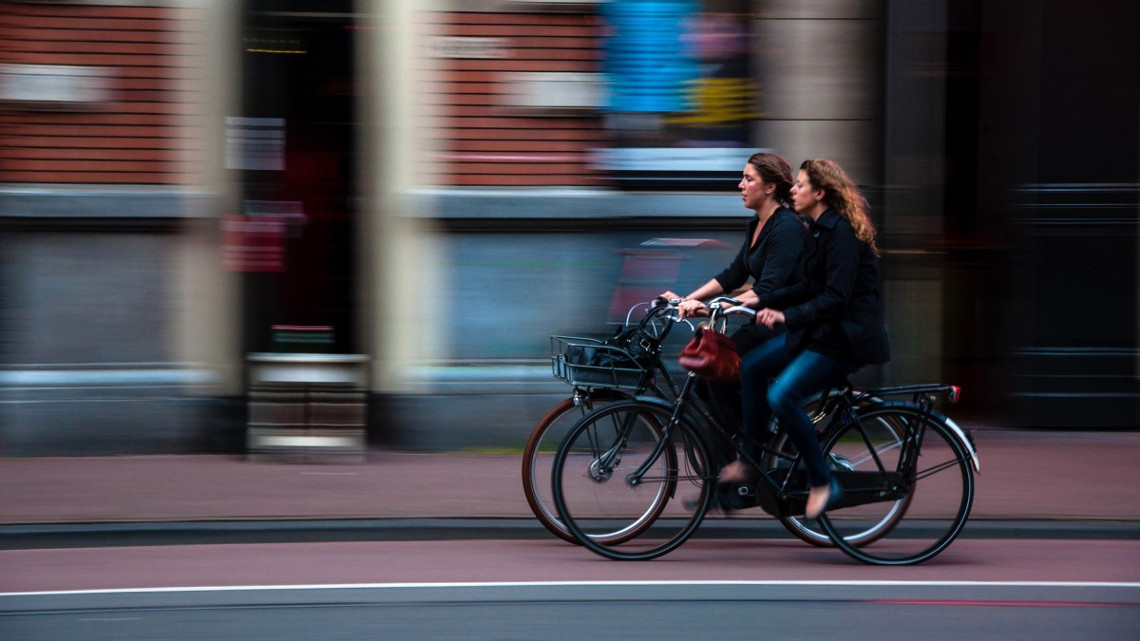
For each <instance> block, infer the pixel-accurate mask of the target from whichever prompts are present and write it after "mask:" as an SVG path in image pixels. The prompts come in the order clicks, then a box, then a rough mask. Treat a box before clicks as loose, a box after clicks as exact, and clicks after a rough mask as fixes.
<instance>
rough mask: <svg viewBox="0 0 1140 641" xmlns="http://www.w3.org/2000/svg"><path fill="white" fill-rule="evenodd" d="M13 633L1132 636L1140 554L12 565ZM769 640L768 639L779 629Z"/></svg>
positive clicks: (368, 554)
mask: <svg viewBox="0 0 1140 641" xmlns="http://www.w3.org/2000/svg"><path fill="white" fill-rule="evenodd" d="M0 569H2V571H0V593H2V594H0V639H5V640H7V639H18V640H20V641H35V640H39V639H53V640H56V639H61V638H82V639H84V640H88V639H90V640H100V639H107V640H110V639H151V640H156V639H243V640H256V639H275V640H277V641H282V640H286V641H287V640H292V639H306V640H311V639H365V638H368V639H495V640H503V639H520V640H522V639H526V640H534V639H574V638H587V637H589V638H602V639H611V638H615V639H620V638H654V639H686V640H688V641H691V640H692V639H702V638H749V639H753V638H767V637H769V636H778V637H779V638H781V639H800V638H802V639H808V638H811V639H819V638H821V637H823V638H827V637H829V636H830V637H833V638H843V639H876V640H881V639H884V638H887V639H891V638H922V639H924V640H925V639H956V640H960V639H963V638H969V639H1003V640H1005V641H1008V639H1009V638H1011V637H1012V638H1026V639H1131V638H1134V635H1135V630H1137V629H1140V582H1138V581H1137V579H1138V578H1140V541H1136V540H1119V539H1118V540H1097V541H1089V540H1074V539H1051V540H1042V539H1000V540H999V539H962V540H959V541H956V542H955V544H954V545H953V546H951V548H950V549H948V550H947V551H946V552H944V553H943V554H942V555H940V556H939V557H937V558H935V559H933V560H931V561H930V562H928V563H925V564H923V565H919V566H916V567H907V568H877V567H868V566H863V565H860V564H857V563H854V562H852V561H850V560H849V559H847V558H846V557H845V556H843V555H842V554H841V553H839V552H838V551H835V550H827V549H816V548H811V547H809V546H806V545H804V544H802V543H799V542H798V541H792V540H772V539H765V540H752V541H749V540H741V539H735V540H722V539H698V540H693V541H690V542H688V543H686V544H685V545H684V546H683V547H682V548H681V549H679V550H677V551H676V552H674V553H672V554H670V555H668V556H667V557H664V558H662V559H658V560H655V561H650V562H640V563H623V562H615V561H609V560H605V559H602V558H600V557H597V556H594V555H593V554H591V553H590V552H588V551H586V550H584V549H582V548H579V547H576V546H572V545H569V544H566V543H563V542H561V541H556V540H553V539H552V538H550V539H545V540H540V539H528V540H494V539H492V540H453V541H357V542H327V543H277V544H264V543H258V544H227V545H189V546H180V545H165V546H146V547H113V548H61V549H24V550H7V551H3V552H0ZM765 630H768V631H771V632H770V633H766V632H764V631H765Z"/></svg>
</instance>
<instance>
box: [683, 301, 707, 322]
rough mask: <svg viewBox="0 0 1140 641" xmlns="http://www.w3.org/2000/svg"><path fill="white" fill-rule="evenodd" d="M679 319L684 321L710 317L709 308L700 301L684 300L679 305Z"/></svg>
mask: <svg viewBox="0 0 1140 641" xmlns="http://www.w3.org/2000/svg"><path fill="white" fill-rule="evenodd" d="M677 312H678V317H679V318H681V319H682V320H684V319H685V318H690V317H695V316H708V315H709V314H710V312H709V308H708V307H706V306H705V304H704V303H702V302H701V301H699V300H683V301H681V302H680V303H679V304H678V305H677Z"/></svg>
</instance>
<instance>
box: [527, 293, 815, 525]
mask: <svg viewBox="0 0 1140 641" xmlns="http://www.w3.org/2000/svg"><path fill="white" fill-rule="evenodd" d="M720 302H728V303H730V304H731V303H735V302H736V301H735V300H734V299H731V298H728V297H719V298H716V299H714V300H712V301H710V304H712V305H716V304H717V303H720ZM641 307H647V308H648V310H647V311H646V313H645V314H644V316H643V317H642V319H641V320H640V321H638V322H637V323H636V324H633V323H631V322H630V319H631V318H632V315H633V313H634V311H636V310H637V309H639V308H641ZM677 322H682V321H680V320H679V319H678V318H677V316H676V304H675V303H672V304H670V303H668V302H667V301H664V300H660V299H659V300H655V301H652V302H648V303H638V304H636V305H634V306H633V307H631V308H630V309H629V311H628V312H627V313H626V321H625V323H624V325H622V328H621V329H619V331H618V333H617V334H615V336H614V337H613V338H611V339H609V340H608V341H601V340H598V339H595V338H585V337H573V336H561V335H554V336H551V337H550V341H551V363H552V370H553V373H554V376H555V377H557V378H560V379H562V380H564V381H566V382H567V383H569V384H570V385H571V386H572V388H573V390H572V392H571V395H570V397H569V398H566V399H563V400H562V401H560V402H559V403H557V404H555V405H554V407H552V408H550V410H548V411H547V412H546V414H545V415H543V417H542V418H541V419H539V421H538V422H537V423H536V424H535V426H534V428H533V429H532V430H531V433H530V435H529V436H528V438H527V442H526V445H525V447H524V448H523V455H522V486H523V494H524V496H525V498H526V501H527V504H528V505H529V506H530V509H531V512H532V513H533V514H534V515H535V518H537V519H538V521H539V522H540V523H541V524H542V525H543V527H545V528H546V529H547V531H549V532H550V533H551V534H554V535H555V536H557V537H558V538H560V539H562V540H564V541H566V542H568V543H578V538H577V537H576V536H575V535H574V534H573V533H571V532H570V530H569V529H567V528H566V526H565V525H564V524H563V523H562V521H561V519H560V518H559V517H558V513H557V510H556V509H554V507H553V504H552V501H550V500H549V499H548V498H547V497H546V496H545V494H546V492H544V488H548V487H549V481H550V479H551V478H552V474H551V470H552V467H553V466H552V462H551V461H550V460H549V459H550V458H551V457H552V456H553V454H554V453H555V452H556V451H557V449H556V448H557V445H558V443H559V442H561V440H562V438H563V437H564V436H565V434H566V433H567V432H568V431H569V429H570V428H572V427H573V426H574V424H575V423H576V422H577V421H578V420H579V419H581V418H582V417H583V416H585V415H586V414H588V413H590V412H591V411H593V410H594V409H596V408H597V407H598V406H599V405H600V404H604V403H612V402H615V401H619V400H630V399H633V398H635V397H637V396H639V395H644V394H649V395H652V396H654V397H657V398H661V399H665V400H672V399H675V398H676V397H677V395H678V394H679V392H680V389H679V387H678V385H677V383H676V381H674V379H673V376H672V374H671V373H670V372H669V371H668V368H667V367H666V366H665V364H664V363H663V362H662V361H661V350H660V345H661V342H662V341H663V340H664V339H665V337H666V336H667V335H668V333H669V331H670V329H671V325H672V324H674V323H677ZM685 322H687V321H685ZM690 329H692V326H691V324H690ZM631 341H634V342H638V344H639V345H638V347H639V351H640V353H641V354H642V356H643V357H642V358H641V359H640V360H639V359H637V358H635V357H634V356H633V355H632V354H629V352H628V345H629V344H630V342H631ZM573 350H579V351H581V350H593V356H594V358H595V361H596V362H594V363H587V362H574V361H575V360H580V357H581V355H582V354H581V353H579V354H578V357H579V358H578V359H575V358H574V357H571V356H570V353H571V352H572V351H573ZM808 407H809V408H812V407H815V409H816V411H814V412H813V421H815V422H820V421H821V420H822V419H823V418H824V417H825V414H824V413H823V412H822V411H819V407H818V400H816V399H813V400H812V401H811V402H810V403H809V404H808ZM696 411H699V412H701V413H702V414H703V420H706V421H708V422H709V423H714V424H718V425H719V423H718V422H717V421H716V419H714V418H713V417H712V415H711V413H710V412H709V409H708V408H707V407H704V406H699V409H697V410H696ZM771 429H772V431H773V432H776V430H777V429H778V428H777V427H776V426H773V427H772V428H771ZM726 431H728V430H727V429H726ZM551 442H553V443H554V446H553V447H552V446H551V445H549V444H550V443H551ZM776 447H777V449H785V448H788V447H790V443H789V442H788V441H787V440H786V437H784V436H783V435H782V433H780V440H778V441H777V444H776ZM757 505H760V504H759V503H756V502H749V500H748V499H747V498H746V497H745V498H737V496H733V495H728V496H726V497H723V506H724V507H725V508H726V509H746V508H750V507H756V506H757ZM765 509H768V510H769V511H771V507H770V506H765ZM773 514H774V515H775V516H776V517H777V518H778V519H779V520H780V522H781V523H782V524H783V525H784V527H785V528H786V529H787V530H788V531H789V532H790V533H792V534H793V535H794V536H796V537H797V538H799V539H800V540H802V541H804V542H806V543H809V544H811V545H815V546H830V545H831V539H829V538H828V536H827V534H826V533H825V532H823V531H822V529H820V528H818V527H812V525H811V524H809V523H807V522H805V521H803V520H802V519H799V518H797V517H796V516H794V515H791V514H776V513H774V512H773ZM641 524H644V525H646V526H647V525H648V522H645V521H642V522H639V523H637V524H625V525H623V526H622V527H618V528H616V529H615V530H613V531H604V530H598V531H594V532H591V533H590V537H591V538H596V539H600V540H603V541H606V542H608V543H610V544H614V543H619V542H623V541H626V540H628V539H630V538H633V537H636V536H637V535H638V534H639V533H640V531H641V530H640V528H639V527H638V525H641Z"/></svg>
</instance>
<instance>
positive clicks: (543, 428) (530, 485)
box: [522, 390, 637, 543]
mask: <svg viewBox="0 0 1140 641" xmlns="http://www.w3.org/2000/svg"><path fill="white" fill-rule="evenodd" d="M629 398H630V397H629V396H628V395H626V394H623V393H621V392H617V391H614V390H593V391H592V392H590V393H589V394H588V395H584V396H582V397H581V398H579V399H578V402H577V403H575V402H574V400H575V399H573V398H567V399H565V400H563V401H562V402H560V403H558V404H557V405H555V406H554V407H552V408H550V411H548V412H547V413H546V415H545V416H543V417H542V418H541V419H540V420H539V421H538V423H536V424H535V426H534V429H533V430H531V433H530V437H529V438H527V441H526V447H525V448H524V449H523V455H522V486H523V495H524V496H526V502H527V504H528V505H530V509H531V511H532V512H534V516H535V518H537V519H538V521H539V523H542V525H543V527H545V528H546V529H547V530H548V531H549V532H550V533H551V534H553V535H555V536H557V537H558V538H560V539H562V540H563V541H566V542H568V543H577V542H578V539H577V538H575V537H574V535H573V534H571V533H570V530H568V529H566V526H565V525H563V524H562V521H561V520H560V519H559V518H558V509H557V508H555V507H554V501H553V499H552V498H551V489H550V479H551V470H552V469H553V467H554V453H555V452H557V451H558V445H559V443H561V442H562V439H563V438H565V437H566V434H567V433H568V432H569V431H570V429H571V428H572V427H574V425H575V424H577V422H578V421H580V420H581V419H582V417H583V416H585V415H586V414H588V413H589V412H591V411H593V410H594V409H595V408H598V407H601V406H602V405H604V404H605V403H612V402H614V401H617V400H628V399H629ZM636 535H637V532H636V531H628V532H622V533H621V534H620V535H619V534H617V533H604V532H599V533H597V536H600V537H605V536H613V537H615V538H616V537H618V536H627V537H628V536H636Z"/></svg>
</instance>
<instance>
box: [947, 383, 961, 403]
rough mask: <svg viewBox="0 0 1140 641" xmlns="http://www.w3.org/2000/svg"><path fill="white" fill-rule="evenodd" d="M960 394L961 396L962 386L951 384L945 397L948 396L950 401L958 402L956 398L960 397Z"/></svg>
mask: <svg viewBox="0 0 1140 641" xmlns="http://www.w3.org/2000/svg"><path fill="white" fill-rule="evenodd" d="M961 396H962V388H961V386H959V385H951V386H950V393H949V394H947V398H949V399H950V402H951V403H957V402H958V399H959V398H961Z"/></svg>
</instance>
